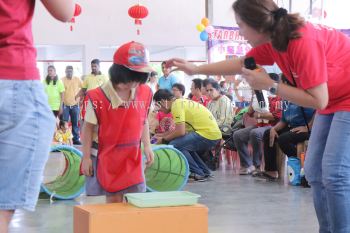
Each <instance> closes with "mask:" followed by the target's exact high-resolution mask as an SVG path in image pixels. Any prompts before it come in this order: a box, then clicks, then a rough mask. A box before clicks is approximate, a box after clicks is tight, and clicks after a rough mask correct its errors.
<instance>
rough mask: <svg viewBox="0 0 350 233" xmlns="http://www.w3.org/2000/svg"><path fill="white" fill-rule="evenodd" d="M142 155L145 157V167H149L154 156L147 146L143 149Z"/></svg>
mask: <svg viewBox="0 0 350 233" xmlns="http://www.w3.org/2000/svg"><path fill="white" fill-rule="evenodd" d="M143 153H144V155H145V156H146V166H147V167H149V166H151V164H152V163H153V161H154V154H153V151H152V148H151V147H149V146H145V147H144V148H143Z"/></svg>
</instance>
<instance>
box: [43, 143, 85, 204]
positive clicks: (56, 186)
mask: <svg viewBox="0 0 350 233" xmlns="http://www.w3.org/2000/svg"><path fill="white" fill-rule="evenodd" d="M51 152H62V153H63V155H64V157H65V164H66V165H65V169H64V172H63V173H62V174H61V175H59V176H58V177H56V178H55V180H53V181H51V182H48V183H42V184H41V190H42V191H44V192H46V193H47V194H48V195H50V196H51V197H54V198H57V199H61V200H68V199H74V198H76V197H78V196H80V194H82V193H83V192H84V191H85V176H80V175H79V170H80V161H81V157H82V156H83V155H82V153H81V152H80V151H79V150H77V149H75V148H74V147H71V146H66V145H58V146H52V147H51Z"/></svg>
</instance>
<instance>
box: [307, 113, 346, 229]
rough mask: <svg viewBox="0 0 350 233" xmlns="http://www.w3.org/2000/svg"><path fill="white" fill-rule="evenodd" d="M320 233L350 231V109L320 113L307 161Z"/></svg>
mask: <svg viewBox="0 0 350 233" xmlns="http://www.w3.org/2000/svg"><path fill="white" fill-rule="evenodd" d="M305 175H306V178H307V180H308V181H309V183H310V185H311V188H312V192H313V200H314V206H315V210H316V215H317V218H318V222H319V225H320V231H319V232H320V233H349V232H350V112H336V113H334V114H329V115H319V114H317V115H316V117H315V120H314V125H313V128H312V133H311V136H310V140H309V147H308V151H307V155H306V161H305Z"/></svg>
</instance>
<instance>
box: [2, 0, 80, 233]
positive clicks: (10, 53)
mask: <svg viewBox="0 0 350 233" xmlns="http://www.w3.org/2000/svg"><path fill="white" fill-rule="evenodd" d="M41 2H42V3H43V4H44V6H45V7H46V9H47V10H48V11H49V12H50V13H51V15H53V16H54V17H55V18H56V19H58V20H60V21H68V20H70V19H71V18H72V17H73V12H74V4H73V2H72V0H41ZM34 7H35V1H34V0H2V1H0V25H1V28H0V57H1V59H0V148H1V150H0V161H1V163H0V171H1V173H0V232H2V233H6V232H7V231H8V224H9V222H10V220H11V218H12V215H13V213H14V211H15V210H16V209H18V208H23V209H26V210H30V211H33V210H34V209H35V205H36V202H37V199H38V195H39V190H40V184H41V181H42V175H43V170H44V166H45V163H46V160H47V158H48V155H49V150H50V143H51V141H52V135H53V133H54V128H55V120H54V117H53V114H52V112H51V110H50V108H49V106H48V102H47V97H46V94H45V93H44V89H43V85H42V83H41V82H40V76H39V72H38V69H37V68H36V51H35V48H34V46H33V36H32V17H33V13H34Z"/></svg>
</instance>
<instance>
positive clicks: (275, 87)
mask: <svg viewBox="0 0 350 233" xmlns="http://www.w3.org/2000/svg"><path fill="white" fill-rule="evenodd" d="M277 90H278V83H276V82H274V83H273V84H272V86H271V87H270V88H269V92H270V94H271V95H277Z"/></svg>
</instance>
